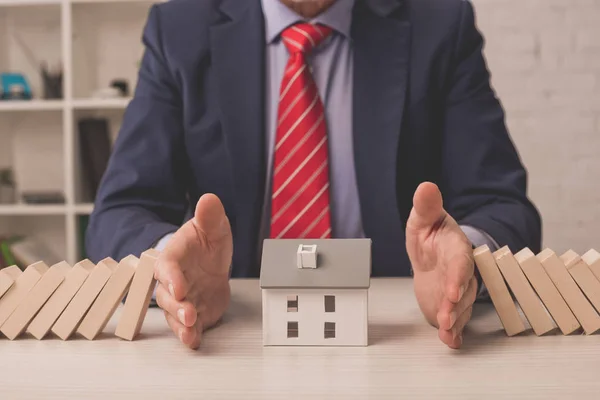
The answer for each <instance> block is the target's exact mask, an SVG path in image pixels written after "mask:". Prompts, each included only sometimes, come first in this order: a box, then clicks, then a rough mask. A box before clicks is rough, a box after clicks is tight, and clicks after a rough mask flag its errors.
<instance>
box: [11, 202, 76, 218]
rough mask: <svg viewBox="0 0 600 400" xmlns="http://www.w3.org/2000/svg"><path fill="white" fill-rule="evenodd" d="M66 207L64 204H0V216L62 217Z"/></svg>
mask: <svg viewBox="0 0 600 400" xmlns="http://www.w3.org/2000/svg"><path fill="white" fill-rule="evenodd" d="M66 213H67V207H66V206H65V205H64V204H48V205H46V204H43V205H42V204H40V205H32V204H12V205H7V204H0V215H8V216H27V215H64V214H66Z"/></svg>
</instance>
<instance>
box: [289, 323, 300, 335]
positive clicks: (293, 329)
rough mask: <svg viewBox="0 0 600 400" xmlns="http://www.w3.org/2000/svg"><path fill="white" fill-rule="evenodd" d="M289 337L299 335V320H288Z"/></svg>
mask: <svg viewBox="0 0 600 400" xmlns="http://www.w3.org/2000/svg"><path fill="white" fill-rule="evenodd" d="M287 337H288V338H297V337H298V321H288V323H287Z"/></svg>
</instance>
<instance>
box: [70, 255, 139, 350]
mask: <svg viewBox="0 0 600 400" xmlns="http://www.w3.org/2000/svg"><path fill="white" fill-rule="evenodd" d="M138 261H139V260H138V258H137V257H135V256H128V257H125V258H124V259H123V260H121V262H120V263H119V266H118V268H117V269H116V270H115V271H114V272H113V274H112V275H111V277H110V279H109V280H108V282H106V285H105V286H104V288H103V289H102V292H100V294H99V295H98V298H97V299H96V301H95V302H94V304H92V307H91V308H90V310H89V311H88V313H87V314H86V316H85V318H83V321H81V325H79V328H77V333H79V334H81V335H82V336H83V337H85V338H86V339H88V340H93V339H95V338H96V336H98V334H99V333H100V332H102V331H103V330H104V328H105V327H106V324H107V323H108V321H109V320H110V318H111V317H112V316H113V314H114V313H115V311H116V309H117V307H118V306H119V303H121V301H122V300H123V297H124V296H125V293H126V292H127V289H128V288H129V284H130V283H131V279H132V278H133V274H134V273H135V268H136V266H137V263H138Z"/></svg>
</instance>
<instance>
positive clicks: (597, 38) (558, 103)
mask: <svg viewBox="0 0 600 400" xmlns="http://www.w3.org/2000/svg"><path fill="white" fill-rule="evenodd" d="M472 1H473V4H474V6H475V12H476V15H477V23H478V26H479V28H480V29H481V31H482V32H483V34H484V37H485V38H486V47H485V55H486V58H487V60H488V65H489V68H490V70H491V73H492V85H493V86H494V88H495V89H496V91H497V93H498V96H499V97H500V99H501V101H502V103H503V105H504V108H505V110H506V113H507V124H508V127H509V130H510V132H511V135H512V137H513V140H514V141H515V143H516V145H517V148H518V150H519V152H520V154H521V157H522V159H523V162H524V163H525V165H526V167H527V169H528V171H529V178H530V180H529V182H530V186H529V194H530V196H531V198H532V199H533V201H534V202H535V203H536V206H537V207H538V209H539V210H540V212H541V214H542V218H543V223H544V245H545V246H547V247H550V248H552V249H553V250H555V251H557V252H563V251H565V250H567V249H569V248H572V249H573V250H575V251H577V252H585V251H587V250H589V249H590V248H596V249H597V250H599V251H600V0H472Z"/></svg>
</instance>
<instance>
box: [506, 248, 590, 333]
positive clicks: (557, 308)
mask: <svg viewBox="0 0 600 400" xmlns="http://www.w3.org/2000/svg"><path fill="white" fill-rule="evenodd" d="M515 258H516V260H517V261H518V263H519V265H520V266H521V269H522V270H523V272H524V273H525V276H527V279H528V280H529V282H530V283H531V286H533V288H534V289H535V291H536V292H537V294H538V296H540V299H541V300H542V302H543V303H544V305H545V306H546V308H547V309H548V311H549V312H550V314H551V315H552V317H553V318H554V320H555V321H556V324H557V325H558V327H559V328H560V330H561V332H562V333H563V334H564V335H569V334H571V333H573V332H575V331H576V330H577V329H579V328H580V327H581V325H580V324H579V321H577V318H575V315H573V312H572V311H571V309H570V308H569V306H568V305H567V303H566V302H565V300H564V299H563V297H562V296H561V295H560V292H559V291H558V289H556V286H554V283H552V280H551V279H550V277H549V276H548V274H547V273H546V271H545V270H544V267H543V266H542V263H541V262H540V260H539V259H537V257H536V256H535V254H533V252H532V251H531V250H529V249H527V248H525V249H523V250H521V251H520V252H518V253H517V254H516V255H515Z"/></svg>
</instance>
